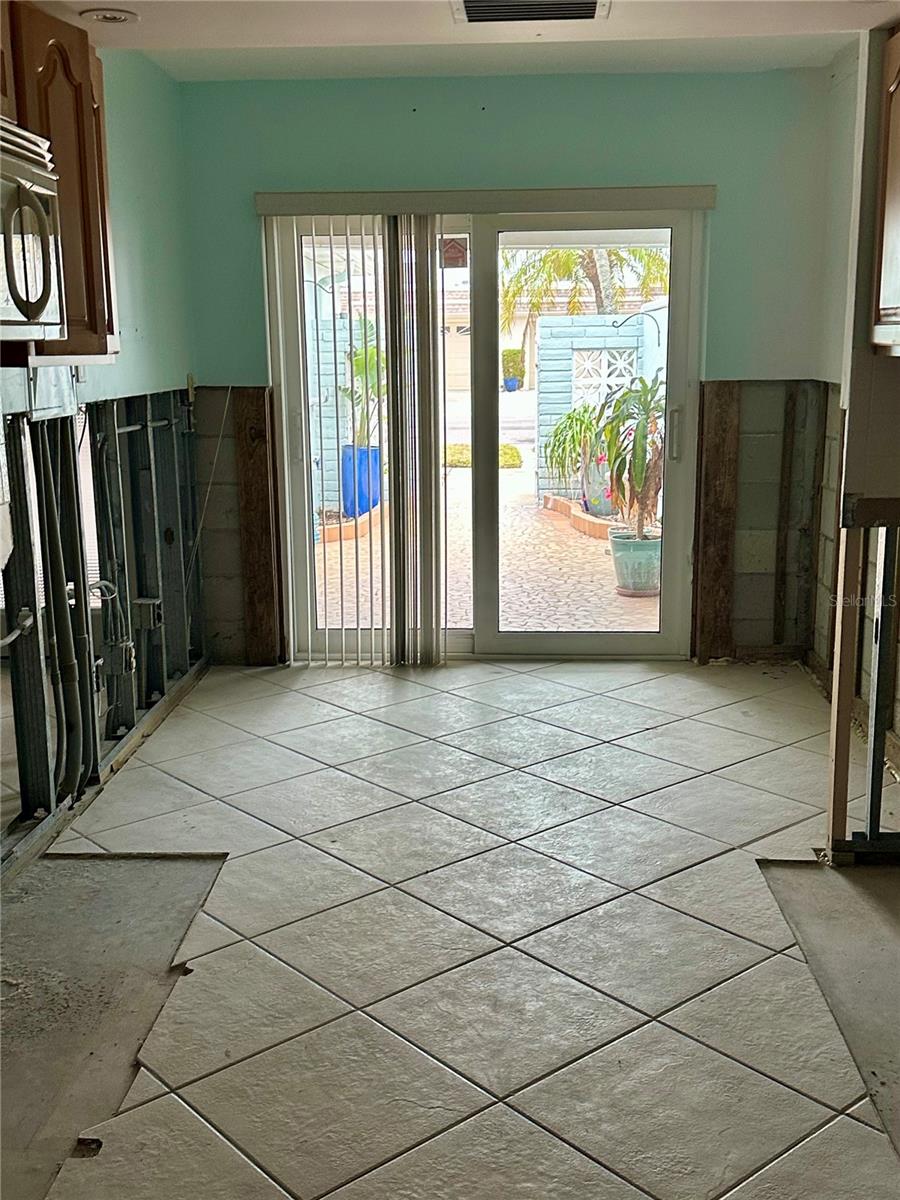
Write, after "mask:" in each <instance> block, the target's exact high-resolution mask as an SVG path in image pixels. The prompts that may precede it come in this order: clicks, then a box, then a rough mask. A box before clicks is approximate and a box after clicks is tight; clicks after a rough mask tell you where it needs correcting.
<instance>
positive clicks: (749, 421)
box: [733, 380, 826, 653]
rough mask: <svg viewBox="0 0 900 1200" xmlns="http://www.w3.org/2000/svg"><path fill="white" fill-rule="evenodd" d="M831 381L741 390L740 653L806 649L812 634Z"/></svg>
mask: <svg viewBox="0 0 900 1200" xmlns="http://www.w3.org/2000/svg"><path fill="white" fill-rule="evenodd" d="M825 392H826V389H825V385H824V384H821V383H818V382H816V381H811V380H801V381H796V382H795V381H787V382H783V383H758V382H745V383H743V384H741V389H740V436H739V439H738V464H737V495H738V502H737V513H736V521H735V534H734V539H735V550H734V576H735V577H734V609H733V634H734V644H735V649H736V650H737V651H738V652H741V651H747V650H752V649H767V650H768V649H775V648H781V649H784V651H785V652H786V653H796V652H797V651H802V650H803V649H805V647H806V646H807V645H808V644H809V641H810V638H811V636H812V627H813V610H814V597H813V593H814V586H813V582H812V580H813V576H814V572H815V568H814V561H815V547H816V532H815V531H816V522H817V514H818V504H817V495H818V490H819V486H820V479H821V471H822V449H821V447H822V442H823V438H824V427H825Z"/></svg>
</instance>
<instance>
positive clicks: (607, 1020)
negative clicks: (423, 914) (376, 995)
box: [369, 949, 643, 1096]
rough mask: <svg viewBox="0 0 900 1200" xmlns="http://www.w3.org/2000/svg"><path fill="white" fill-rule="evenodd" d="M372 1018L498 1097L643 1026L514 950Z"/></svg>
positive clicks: (378, 1009) (387, 1004) (423, 988)
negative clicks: (474, 1031) (636, 1027)
mask: <svg viewBox="0 0 900 1200" xmlns="http://www.w3.org/2000/svg"><path fill="white" fill-rule="evenodd" d="M369 1012H370V1013H371V1014H372V1016H374V1017H377V1018H378V1020H380V1021H383V1022H384V1023H385V1024H386V1025H388V1026H390V1028H391V1029H394V1030H396V1032H397V1033H401V1034H402V1035H403V1036H404V1037H407V1038H409V1039H410V1041H412V1042H414V1043H415V1044H416V1045H417V1046H420V1047H421V1048H422V1049H423V1050H427V1051H428V1052H429V1054H433V1055H434V1056H435V1057H436V1058H438V1059H440V1060H441V1061H442V1062H445V1063H447V1064H448V1065H449V1066H451V1067H454V1068H455V1069H456V1070H458V1071H460V1072H461V1073H462V1074H463V1075H466V1076H468V1078H469V1079H471V1080H473V1081H474V1082H475V1083H477V1084H479V1085H480V1086H481V1087H484V1088H487V1090H488V1091H490V1092H493V1093H494V1094H495V1095H498V1096H503V1095H508V1094H509V1093H510V1092H513V1091H517V1090H518V1089H519V1088H521V1087H524V1086H525V1084H526V1083H530V1082H531V1081H532V1080H533V1079H536V1078H537V1077H538V1076H539V1075H545V1074H546V1073H547V1072H548V1071H552V1070H554V1069H555V1068H556V1067H559V1066H562V1065H563V1063H566V1062H570V1061H571V1060H572V1059H574V1058H580V1057H581V1055H582V1054H587V1052H588V1051H589V1050H596V1049H597V1047H598V1046H600V1045H602V1044H603V1043H605V1042H610V1041H612V1040H613V1039H614V1038H616V1037H618V1035H619V1034H621V1033H624V1032H625V1031H626V1030H628V1029H633V1028H634V1027H635V1026H636V1025H638V1024H640V1023H641V1021H642V1020H643V1018H642V1017H641V1016H640V1014H639V1013H636V1012H634V1011H633V1010H632V1009H629V1008H626V1007H625V1006H624V1005H622V1004H619V1003H617V1002H616V1001H615V1000H610V999H608V998H607V997H605V996H601V995H600V993H599V992H596V991H594V989H593V988H590V987H585V986H584V984H581V983H579V982H578V981H577V980H574V979H571V978H569V977H568V976H566V975H561V974H560V973H559V971H554V970H553V969H552V968H551V967H548V966H545V965H544V964H543V963H539V962H537V961H536V960H535V959H533V958H528V957H527V956H526V955H524V954H520V953H519V952H518V951H517V950H512V949H505V950H498V951H497V952H496V953H495V954H488V955H487V956H485V957H483V958H479V959H476V960H475V962H472V963H468V964H466V965H465V966H462V967H457V968H456V969H455V970H453V971H448V972H447V973H446V974H444V975H438V976H437V977H436V978H434V979H429V980H428V981H427V982H425V983H420V984H419V985H418V986H417V987H414V988H410V989H409V990H408V991H405V992H401V993H400V995H398V996H393V997H391V998H390V999H388V1000H382V1001H381V1003H380V1004H376V1005H374V1006H373V1007H372V1008H371V1009H369ZM473 1029H475V1030H477V1036H475V1037H473V1036H472V1032H473Z"/></svg>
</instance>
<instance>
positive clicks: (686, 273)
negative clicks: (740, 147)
mask: <svg viewBox="0 0 900 1200" xmlns="http://www.w3.org/2000/svg"><path fill="white" fill-rule="evenodd" d="M616 228H621V229H634V228H650V229H654V228H669V229H671V230H672V251H671V255H672V257H671V284H670V289H669V300H670V321H669V329H670V333H669V369H668V372H667V392H668V395H669V397H670V399H669V402H668V405H667V424H668V429H667V435H666V451H665V453H666V468H667V473H668V476H669V478H668V480H667V483H666V485H665V486H664V489H663V505H664V509H663V524H664V532H663V547H662V554H663V589H662V594H661V597H660V600H661V603H660V623H659V630H658V632H654V633H639V632H634V633H631V632H616V631H610V632H608V633H607V632H600V631H598V632H596V633H593V632H572V633H562V632H550V631H547V632H524V631H523V632H518V631H506V632H504V631H501V630H500V626H499V618H500V597H499V565H500V563H499V515H500V514H499V481H498V476H497V469H496V464H497V455H498V443H499V430H498V410H497V378H498V367H497V364H498V362H499V311H498V303H499V301H498V278H497V275H498V273H497V262H498V244H499V235H500V234H501V233H502V232H512V233H515V232H520V231H529V230H534V231H543V230H548V231H549V230H560V231H564V230H589V229H590V230H598V231H599V230H606V229H613V230H614V229H616ZM702 264H703V215H702V213H701V212H689V211H685V210H679V209H670V210H662V211H661V210H658V209H655V210H650V211H640V210H634V209H627V210H620V211H602V212H600V211H598V212H593V213H581V214H577V215H574V214H571V213H561V212H559V211H558V210H556V209H554V210H551V211H548V212H544V213H539V214H538V213H535V214H527V215H521V214H508V213H507V214H500V215H496V214H483V215H475V216H474V217H473V219H472V331H473V339H472V341H473V345H472V352H473V371H472V444H473V471H472V492H473V494H472V512H473V554H474V563H473V578H474V581H475V597H474V601H475V604H474V632H475V637H474V649H475V653H476V654H489V655H497V654H500V655H503V654H507V655H528V654H534V655H539V656H543V657H546V656H548V655H563V656H577V655H585V656H587V655H590V656H591V657H594V656H602V655H615V656H616V657H623V656H625V657H627V656H637V655H652V656H660V655H663V656H672V657H684V658H687V657H688V656H689V654H690V642H691V606H692V599H693V595H692V593H693V557H692V556H693V534H694V528H693V527H694V504H695V491H696V458H697V422H698V411H699V394H700V382H699V375H700V361H701V359H700V355H701V340H702V338H701V331H702V325H703V322H702V275H703V272H702ZM676 467H677V469H676ZM667 507H668V509H669V510H670V511H671V510H673V509H674V511H675V513H676V514H678V516H680V517H681V520H680V521H673V518H671V517H670V518H669V524H668V527H667V526H666V508H667Z"/></svg>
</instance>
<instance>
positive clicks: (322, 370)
mask: <svg viewBox="0 0 900 1200" xmlns="http://www.w3.org/2000/svg"><path fill="white" fill-rule="evenodd" d="M312 286H313V285H310V286H309V288H308V294H307V297H306V378H307V383H308V389H309V390H308V394H309V428H310V445H311V447H312V455H313V464H312V466H313V475H312V490H313V504H314V507H315V508H316V509H319V508H321V507H322V505H323V502H324V506H325V507H326V508H337V507H338V504H339V501H340V494H339V490H338V479H339V476H340V461H341V457H340V456H341V446H342V445H344V443H345V442H349V441H350V439H351V436H352V435H351V418H350V407H349V403H348V402H347V401H346V400H345V399H344V398H343V397H342V396H341V391H340V389H341V388H343V387H347V386H348V385H349V382H350V379H349V365H348V363H347V353H348V351H349V349H350V332H349V322H348V320H347V315H346V313H343V314H342V313H338V318H337V339H336V341H337V354H335V325H334V321H333V320H332V315H331V311H330V302H329V310H328V312H327V314H326V313H324V312H322V310H321V308H320V310H319V314H318V318H319V319H318V344H317V341H316V313H315V310H314V307H313V297H312V295H311V291H312ZM335 365H336V366H337V372H336V373H335Z"/></svg>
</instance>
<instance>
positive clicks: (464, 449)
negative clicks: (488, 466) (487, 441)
mask: <svg viewBox="0 0 900 1200" xmlns="http://www.w3.org/2000/svg"><path fill="white" fill-rule="evenodd" d="M444 465H445V466H448V467H471V465H472V447H471V446H470V445H468V443H466V442H448V443H447V448H446V454H445V457H444ZM498 465H499V466H501V467H511V468H512V469H513V470H515V469H517V468H518V467H521V465H522V455H521V453H520V452H519V448H518V446H511V445H509V443H508V442H504V443H503V445H502V446H501V447H500V461H499V464H498Z"/></svg>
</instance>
